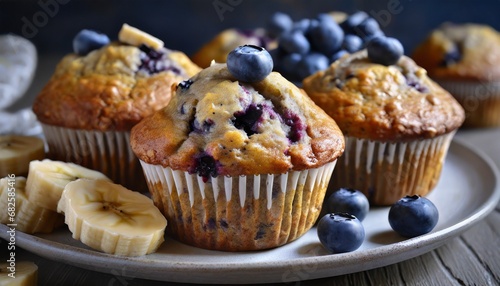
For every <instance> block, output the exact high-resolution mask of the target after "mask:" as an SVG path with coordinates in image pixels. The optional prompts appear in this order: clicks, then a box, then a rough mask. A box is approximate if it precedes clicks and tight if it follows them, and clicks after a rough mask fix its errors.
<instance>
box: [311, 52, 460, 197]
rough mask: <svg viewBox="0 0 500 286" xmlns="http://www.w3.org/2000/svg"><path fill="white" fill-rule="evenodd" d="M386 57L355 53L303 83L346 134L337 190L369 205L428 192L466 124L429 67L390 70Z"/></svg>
mask: <svg viewBox="0 0 500 286" xmlns="http://www.w3.org/2000/svg"><path fill="white" fill-rule="evenodd" d="M369 47H370V46H369ZM369 54H371V55H372V56H371V57H368V55H369ZM389 54H390V52H388V51H377V50H375V51H372V50H370V49H368V52H367V50H363V51H360V52H356V53H354V54H352V55H349V56H346V57H343V58H341V59H340V60H338V61H337V62H335V63H334V64H332V65H331V66H330V67H329V68H328V69H327V70H325V71H321V72H318V73H316V74H314V75H312V76H310V77H308V78H306V79H305V80H304V82H303V83H304V90H305V91H306V92H307V94H308V95H309V96H310V97H311V99H312V100H313V101H314V102H316V104H318V105H319V106H320V107H321V108H323V109H324V110H325V111H326V113H328V115H330V116H331V117H332V118H333V119H334V120H335V121H336V122H337V124H338V125H339V127H340V129H341V130H342V131H343V133H344V135H345V139H346V150H345V153H344V155H343V156H342V157H341V158H340V159H339V162H338V165H337V168H336V170H335V171H334V174H333V177H332V186H331V188H332V190H336V189H339V188H341V187H346V188H353V189H358V190H360V191H362V192H363V193H364V194H365V195H366V196H367V198H368V199H369V201H370V203H371V204H372V205H390V204H393V203H395V202H396V201H397V200H398V199H400V198H402V197H404V196H406V195H414V194H418V195H422V196H423V195H426V194H427V193H428V192H429V191H431V190H432V189H433V187H434V186H435V185H436V183H437V181H438V179H439V176H440V173H441V169H442V165H443V161H444V159H445V155H446V153H447V150H448V146H449V144H450V141H451V140H452V137H453V135H454V133H455V130H456V129H457V128H458V127H459V126H460V125H461V124H462V122H463V120H464V111H463V109H462V107H461V106H460V105H459V104H458V103H457V102H456V101H455V100H454V98H453V97H452V96H451V95H450V94H449V93H448V92H446V91H445V90H444V89H442V88H441V87H440V86H438V85H437V84H436V83H435V82H433V81H432V80H430V79H429V78H428V77H427V75H426V71H425V70H424V69H422V68H421V67H419V66H417V65H416V64H415V63H414V62H413V61H412V60H411V59H410V58H408V57H405V56H402V57H398V58H392V59H391V62H392V63H391V64H387V62H384V60H383V58H384V57H385V58H387V57H388V55H389ZM386 60H387V59H386ZM375 62H380V63H375Z"/></svg>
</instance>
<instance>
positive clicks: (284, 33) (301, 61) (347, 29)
mask: <svg viewBox="0 0 500 286" xmlns="http://www.w3.org/2000/svg"><path fill="white" fill-rule="evenodd" d="M266 29H267V32H268V34H269V36H270V37H272V38H275V39H277V41H278V47H277V48H276V49H273V50H271V51H270V53H271V55H272V57H273V59H274V64H275V70H276V71H278V72H280V73H281V74H283V75H284V76H285V77H286V78H288V79H289V80H291V81H295V82H297V81H302V80H303V79H304V78H305V77H307V76H309V75H311V74H313V73H315V72H317V71H320V70H324V69H326V68H327V67H328V66H329V65H330V64H331V63H333V62H334V61H336V60H338V59H339V58H340V57H342V56H343V55H345V54H348V53H354V52H356V51H359V50H362V49H364V48H366V49H367V50H368V54H369V57H370V59H371V60H372V61H373V62H375V63H380V64H384V65H392V64H394V63H396V62H397V60H398V59H399V57H401V55H402V54H403V52H404V51H403V46H402V45H401V43H400V42H399V41H398V40H397V39H394V38H389V37H386V36H385V35H384V33H383V32H382V30H381V29H380V26H379V24H378V22H377V21H376V20H375V19H373V18H371V17H370V16H369V15H368V14H366V13H365V12H363V11H359V12H356V13H353V14H351V15H349V16H348V17H347V18H346V19H345V20H344V21H343V22H341V23H340V24H338V23H337V22H336V21H335V20H334V18H333V17H332V16H331V15H329V14H320V15H318V16H317V17H316V18H315V19H307V18H306V19H302V20H300V21H296V22H294V21H293V20H292V19H291V18H290V16H289V15H287V14H285V13H281V12H277V13H275V14H274V15H273V16H272V17H271V19H270V21H269V23H268V25H267V27H266Z"/></svg>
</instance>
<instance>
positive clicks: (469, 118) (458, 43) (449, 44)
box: [412, 23, 500, 127]
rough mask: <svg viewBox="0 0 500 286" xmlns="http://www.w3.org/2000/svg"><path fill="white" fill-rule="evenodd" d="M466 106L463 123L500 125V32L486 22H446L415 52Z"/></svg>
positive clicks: (432, 76)
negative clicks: (483, 23) (481, 23)
mask: <svg viewBox="0 0 500 286" xmlns="http://www.w3.org/2000/svg"><path fill="white" fill-rule="evenodd" d="M412 57H413V59H414V60H415V62H416V63H417V64H419V65H420V66H422V67H423V68H425V69H426V70H427V72H428V74H429V76H430V77H431V78H432V79H434V80H435V81H436V82H437V83H438V84H440V85H441V86H442V87H444V88H445V89H446V90H448V91H449V92H450V93H451V94H452V95H453V96H454V97H455V98H456V99H457V100H458V102H459V103H460V104H461V105H462V106H463V108H464V109H465V115H466V118H465V122H464V125H463V126H464V127H498V126H500V33H499V32H498V31H496V30H494V29H493V28H491V27H489V26H486V25H479V24H452V23H445V24H443V25H441V26H440V27H438V28H437V29H435V30H434V31H432V32H431V33H430V35H428V37H427V38H426V39H425V40H424V41H423V42H422V43H421V44H420V45H419V46H418V47H417V48H416V49H415V51H414V52H413V55H412Z"/></svg>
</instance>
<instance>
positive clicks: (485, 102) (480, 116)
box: [438, 81, 500, 128]
mask: <svg viewBox="0 0 500 286" xmlns="http://www.w3.org/2000/svg"><path fill="white" fill-rule="evenodd" d="M438 84H439V85H441V86H442V87H443V88H444V89H446V90H447V91H448V92H450V93H451V94H452V95H453V96H454V97H455V99H456V100H457V101H458V102H459V103H460V105H462V107H463V108H464V110H465V121H464V124H463V127H469V128H481V127H499V126H500V82H457V81H438Z"/></svg>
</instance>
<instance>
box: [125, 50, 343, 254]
mask: <svg viewBox="0 0 500 286" xmlns="http://www.w3.org/2000/svg"><path fill="white" fill-rule="evenodd" d="M240 48H242V49H243V50H244V51H243V52H241V54H240V56H241V59H236V60H235V61H234V62H233V60H230V58H228V64H216V63H214V64H212V65H211V66H210V67H208V68H206V69H204V70H202V71H201V72H200V73H199V74H197V75H196V76H194V77H192V78H191V79H190V80H187V81H184V82H181V83H180V84H179V85H178V86H177V88H176V90H175V94H174V96H173V98H172V100H171V102H170V104H169V105H168V106H167V107H165V108H164V109H162V110H160V111H158V112H156V113H155V114H154V115H153V116H151V117H148V118H146V119H144V120H143V121H141V122H140V123H139V124H137V125H136V126H134V128H133V129H132V132H131V139H130V140H131V145H132V149H133V150H134V152H135V154H136V155H137V156H138V157H139V159H140V161H141V164H142V166H143V169H144V172H145V175H146V180H147V181H148V186H149V190H150V192H151V194H152V197H153V200H154V201H155V204H156V205H157V206H158V207H159V209H160V210H161V211H162V212H163V214H164V215H165V216H166V217H167V220H168V221H169V232H170V233H172V234H173V235H174V236H175V237H176V238H177V239H179V240H180V241H182V242H185V243H187V244H190V245H194V246H197V247H201V248H206V249H216V250H225V251H246V250H258V249H266V248H272V247H277V246H280V245H283V244H285V243H288V242H290V241H293V240H295V239H297V238H298V237H300V236H301V235H302V234H304V233H305V232H306V231H307V230H309V229H310V228H311V227H312V226H313V224H314V222H315V221H316V219H317V217H318V215H319V213H320V209H321V205H322V201H323V198H324V195H325V192H326V188H327V185H328V182H329V180H330V176H331V173H332V171H333V168H334V166H335V162H336V159H337V158H338V157H339V156H340V155H341V154H342V152H343V150H344V138H343V135H342V133H341V131H340V130H339V128H338V126H337V124H336V123H335V121H333V119H331V118H330V117H329V116H328V115H327V114H326V113H325V112H323V111H322V110H321V109H320V108H319V107H317V106H316V105H315V104H314V103H313V102H312V101H311V100H310V98H308V97H307V96H306V95H305V94H304V93H303V92H302V91H301V90H300V89H299V88H297V87H296V86H295V85H293V84H291V83H290V82H289V81H287V80H286V79H284V78H283V77H282V76H281V75H280V74H279V73H275V72H272V73H271V70H270V69H267V71H266V72H264V73H263V75H264V76H261V77H259V78H252V77H245V76H244V75H242V74H241V73H245V72H246V71H249V72H250V73H254V71H255V70H258V69H259V67H258V66H256V65H254V66H253V68H251V69H249V70H247V68H248V67H250V65H252V64H255V63H256V62H257V65H262V63H260V62H259V61H260V60H258V59H255V58H252V57H253V55H256V54H266V56H265V58H266V60H269V61H271V63H272V60H271V58H270V56H269V54H268V53H267V51H265V50H264V49H262V48H260V47H253V46H245V47H239V48H237V49H236V50H238V49H240ZM236 50H235V51H236ZM230 56H231V55H230ZM247 57H250V58H252V59H251V60H249V61H246V60H245V58H247ZM231 59H232V58H231ZM266 63H268V62H267V61H266ZM238 68H243V70H238ZM271 68H272V66H271ZM230 70H231V71H230Z"/></svg>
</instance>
